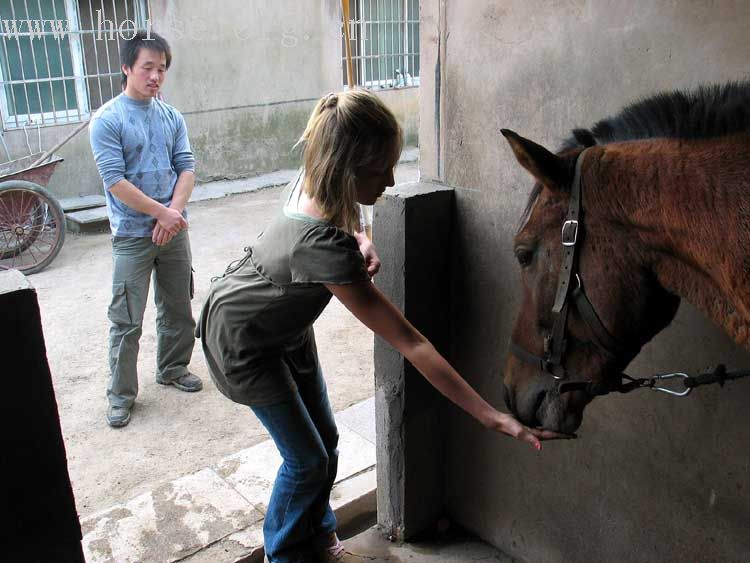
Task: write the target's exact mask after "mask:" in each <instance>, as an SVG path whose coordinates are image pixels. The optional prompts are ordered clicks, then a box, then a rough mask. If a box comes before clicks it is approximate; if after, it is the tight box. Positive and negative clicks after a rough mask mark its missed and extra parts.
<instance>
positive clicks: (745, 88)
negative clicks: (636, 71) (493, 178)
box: [520, 80, 750, 225]
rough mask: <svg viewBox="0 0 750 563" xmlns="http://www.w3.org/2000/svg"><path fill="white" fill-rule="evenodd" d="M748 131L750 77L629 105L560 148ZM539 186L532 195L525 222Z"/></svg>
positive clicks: (580, 131) (575, 133) (578, 132)
mask: <svg viewBox="0 0 750 563" xmlns="http://www.w3.org/2000/svg"><path fill="white" fill-rule="evenodd" d="M746 131H750V80H742V81H735V82H728V83H726V84H712V85H704V86H699V87H697V88H694V89H692V90H684V91H680V90H675V91H671V92H661V93H658V94H655V95H653V96H649V97H648V98H643V99H641V100H639V101H637V102H635V103H632V104H630V105H628V106H625V107H624V108H623V109H622V110H620V112H619V113H618V114H616V115H614V116H612V117H607V118H604V119H602V120H600V121H598V122H596V123H595V124H594V125H593V126H592V127H591V128H590V129H583V128H578V129H573V131H572V132H571V136H570V137H569V138H567V139H565V140H564V141H563V143H562V146H561V147H560V150H559V151H558V152H564V151H567V150H571V149H575V148H581V147H593V146H594V145H606V144H608V143H616V142H619V141H634V140H638V139H653V138H659V137H667V138H679V139H705V138H711V137H721V136H724V135H732V134H735V133H743V132H746ZM540 192H541V186H539V185H537V186H535V187H534V189H533V190H532V191H531V194H529V199H528V201H527V203H526V207H525V209H524V212H523V214H522V215H521V223H520V224H521V225H523V224H524V223H525V222H526V220H527V218H528V216H529V214H530V213H531V209H532V208H533V206H534V202H535V201H536V199H537V197H538V196H539V193H540Z"/></svg>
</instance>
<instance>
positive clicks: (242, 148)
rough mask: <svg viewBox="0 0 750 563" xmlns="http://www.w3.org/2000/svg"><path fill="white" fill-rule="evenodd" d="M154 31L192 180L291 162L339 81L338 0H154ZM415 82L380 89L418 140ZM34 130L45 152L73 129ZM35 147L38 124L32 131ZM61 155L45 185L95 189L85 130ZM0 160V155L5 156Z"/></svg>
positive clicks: (71, 191) (19, 135)
mask: <svg viewBox="0 0 750 563" xmlns="http://www.w3.org/2000/svg"><path fill="white" fill-rule="evenodd" d="M150 3H151V10H152V20H153V28H154V30H155V31H157V32H159V33H162V34H163V35H164V36H165V37H166V38H167V40H168V41H170V43H171V46H172V51H173V57H174V58H173V64H172V67H171V69H170V71H169V74H168V76H167V81H166V84H165V87H164V97H165V100H166V101H167V102H168V103H170V104H172V105H174V106H175V107H177V108H178V109H180V110H181V111H182V112H183V113H184V114H185V117H186V121H187V125H188V131H189V135H190V140H191V143H192V146H193V150H194V151H195V155H196V159H197V167H196V173H197V177H198V181H199V182H202V181H209V180H213V179H223V178H241V177H246V176H255V175H258V174H262V173H265V172H270V171H273V170H278V169H283V168H293V167H296V166H298V164H299V154H298V153H296V152H292V150H291V147H292V145H293V144H294V143H295V142H296V140H297V138H298V137H299V135H300V134H301V133H302V130H303V129H304V125H305V123H306V121H307V117H308V115H309V112H310V110H311V109H312V106H313V104H314V102H315V100H316V99H317V98H318V97H320V96H321V95H323V94H325V93H326V92H329V91H333V90H340V89H341V87H342V82H341V81H342V72H341V40H340V29H341V26H340V20H341V15H340V14H341V12H340V11H341V3H340V2H339V1H338V0H317V1H312V0H306V1H305V3H304V6H303V4H302V3H300V2H299V1H296V0H279V1H275V2H262V1H259V0H254V1H252V2H247V1H245V0H224V1H222V2H221V3H219V4H217V3H210V2H204V1H201V0H180V1H179V2H177V1H175V0H152V1H151V2H150ZM418 93H419V90H418V89H417V88H407V89H403V90H398V91H386V92H383V93H382V95H383V97H384V98H385V99H386V100H388V102H389V104H391V106H392V108H393V109H394V111H395V113H396V114H397V116H398V117H399V119H400V120H401V123H402V124H403V125H404V127H405V133H406V137H407V141H408V143H409V144H412V145H416V144H417V133H418ZM75 126H76V125H75V124H74V125H69V126H53V127H44V128H42V143H41V144H42V148H43V149H48V148H50V147H52V146H53V145H54V144H55V143H56V142H57V141H59V140H62V139H63V138H64V137H65V136H66V135H67V134H68V133H69V132H70V131H72V130H73V129H74V128H75ZM5 136H6V141H7V142H8V145H9V147H10V149H11V152H12V154H13V155H14V156H15V157H19V156H25V155H26V154H28V149H27V148H26V140H25V136H24V133H23V131H17V130H11V131H7V132H6V133H5ZM30 140H31V145H32V148H33V149H34V150H37V149H36V147H37V133H36V130H34V131H33V133H30ZM59 154H60V155H61V156H63V157H64V158H65V159H66V162H65V163H63V164H62V165H61V166H60V167H59V168H58V171H57V172H56V173H55V176H54V177H53V178H52V180H51V182H50V188H51V189H52V191H53V192H54V193H55V194H57V195H58V196H60V197H70V196H76V195H79V194H81V195H82V194H92V193H101V189H102V188H101V181H100V179H99V175H98V173H97V171H96V167H95V165H94V161H93V158H92V156H91V150H90V148H89V144H88V137H87V135H86V133H81V134H80V135H79V136H78V137H76V138H75V139H74V140H73V141H71V142H70V143H69V144H67V145H65V146H64V147H63V148H62V149H61V150H60V151H59ZM3 157H4V155H3Z"/></svg>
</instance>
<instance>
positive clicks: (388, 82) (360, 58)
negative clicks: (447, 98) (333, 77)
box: [342, 0, 421, 90]
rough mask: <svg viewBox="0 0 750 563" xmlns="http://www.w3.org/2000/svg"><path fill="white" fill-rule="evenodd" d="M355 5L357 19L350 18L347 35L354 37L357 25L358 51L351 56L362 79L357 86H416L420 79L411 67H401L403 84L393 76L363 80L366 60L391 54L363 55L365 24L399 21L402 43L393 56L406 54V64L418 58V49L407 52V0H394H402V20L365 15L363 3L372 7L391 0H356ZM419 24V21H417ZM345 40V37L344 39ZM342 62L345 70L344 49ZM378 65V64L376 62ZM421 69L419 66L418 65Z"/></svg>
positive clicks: (389, 87)
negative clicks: (374, 17)
mask: <svg viewBox="0 0 750 563" xmlns="http://www.w3.org/2000/svg"><path fill="white" fill-rule="evenodd" d="M356 1H357V5H358V7H359V20H351V21H350V22H349V36H350V37H354V35H355V26H357V25H359V34H358V36H357V37H358V47H359V49H358V52H359V55H357V56H353V57H352V58H353V60H352V65H353V66H355V67H356V75H357V76H358V77H360V78H361V79H362V81H361V83H359V84H358V85H359V86H363V87H364V88H367V89H369V90H387V89H388V90H389V89H396V88H398V89H404V88H412V87H418V86H419V83H420V80H419V76H414V75H413V74H412V73H411V72H410V71H411V70H412V69H410V68H405V69H403V74H402V76H403V77H404V85H402V86H399V85H398V84H394V82H395V81H396V78H395V77H390V78H379V77H378V78H377V79H375V80H365V76H366V72H365V66H366V64H367V61H368V60H371V61H379V59H380V57H381V56H391V55H381V54H377V55H374V56H372V55H369V56H368V55H365V44H366V41H367V25H366V24H375V25H378V26H379V25H380V24H381V23H383V24H386V25H389V24H390V25H392V24H393V22H394V21H399V24H400V25H403V32H404V40H403V44H402V45H401V48H400V50H399V52H398V53H397V54H394V55H393V56H406V60H407V64H408V61H409V59H410V58H411V60H412V61H413V60H415V59H418V58H419V51H418V50H417V53H416V54H414V55H410V54H408V53H409V49H408V47H409V0H396V1H397V2H403V4H402V7H403V12H402V14H401V15H402V18H403V19H402V20H384V21H381V20H371V19H368V18H366V17H365V3H367V5H369V6H370V7H372V5H373V3H374V4H375V6H376V7H377V6H379V5H380V2H383V3H384V4H386V3H388V2H393V0H356ZM417 10H419V3H417ZM369 15H370V17H372V10H370V14H369ZM417 25H419V23H417ZM342 35H343V32H342ZM344 40H345V39H344ZM391 44H392V45H393V34H391ZM342 64H343V68H344V70H345V71H346V51H344V53H343V55H342ZM378 67H379V64H378ZM420 70H421V67H420ZM406 73H409V74H410V76H411V84H407V83H406ZM344 86H345V88H348V85H346V84H345V85H344Z"/></svg>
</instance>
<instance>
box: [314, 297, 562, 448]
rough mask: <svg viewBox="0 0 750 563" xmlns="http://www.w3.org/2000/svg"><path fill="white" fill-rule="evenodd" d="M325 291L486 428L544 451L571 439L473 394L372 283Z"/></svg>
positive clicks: (475, 393)
mask: <svg viewBox="0 0 750 563" xmlns="http://www.w3.org/2000/svg"><path fill="white" fill-rule="evenodd" d="M326 287H327V288H328V289H329V290H330V292H331V293H333V294H334V295H335V296H336V297H337V298H338V300H339V301H341V302H342V303H343V304H344V306H345V307H346V308H347V309H349V310H350V311H351V312H352V313H353V314H354V316H356V317H357V318H358V319H359V320H360V321H362V322H363V323H364V324H365V325H366V326H367V327H368V328H370V329H371V330H372V331H373V332H375V333H376V334H378V335H379V336H380V337H381V338H383V339H384V340H386V341H387V342H388V343H389V344H391V345H392V346H393V347H394V348H396V350H398V351H399V352H400V353H401V354H402V355H403V356H404V357H405V358H406V359H407V360H409V361H410V362H411V363H412V365H413V366H414V367H415V368H417V370H419V372H420V373H421V374H422V375H424V377H425V378H426V379H427V380H428V381H429V382H430V383H431V384H432V385H433V386H434V387H435V388H436V389H437V390H438V391H440V392H441V393H442V394H443V395H445V396H446V397H447V398H448V399H450V400H451V401H453V402H454V403H456V404H457V405H458V406H459V407H461V408H462V409H464V410H465V411H466V412H468V413H469V414H470V415H471V416H473V417H474V418H476V419H477V420H478V421H479V422H480V423H481V424H482V425H483V426H485V427H487V428H490V429H493V430H496V431H498V432H503V433H504V434H508V435H509V436H513V437H514V438H517V439H519V440H523V441H524V442H528V443H530V444H532V445H533V446H534V447H536V448H537V449H541V444H540V443H539V440H549V439H554V438H568V437H569V436H565V435H563V434H558V433H555V432H551V431H548V430H538V429H533V428H527V427H526V426H524V425H523V424H521V423H520V422H518V421H517V420H516V419H515V418H514V417H513V416H511V415H509V414H506V413H501V412H499V411H497V410H496V409H495V408H494V407H492V406H491V405H490V404H489V403H487V401H485V400H484V399H483V398H482V397H480V396H479V394H478V393H477V392H476V391H474V389H473V388H472V387H471V386H470V385H469V384H468V383H467V382H466V381H465V380H464V379H463V378H462V377H461V376H460V375H459V374H458V372H457V371H456V370H455V369H453V367H452V366H451V365H450V364H449V363H448V362H447V361H446V360H445V358H443V356H441V355H440V353H439V352H438V351H437V350H435V347H434V346H433V345H432V344H431V343H430V342H429V341H428V340H427V339H426V338H425V337H424V336H423V335H422V334H421V333H420V332H419V331H418V330H417V329H416V328H414V326H412V324H411V323H410V322H409V321H407V320H406V318H405V317H404V316H403V315H402V314H401V311H399V310H398V309H397V308H396V307H395V306H394V305H393V304H392V303H391V302H390V301H388V299H387V298H386V297H385V296H384V295H383V294H382V293H381V292H380V290H378V289H377V288H376V287H375V286H374V285H373V284H372V283H369V282H359V283H354V284H348V285H326Z"/></svg>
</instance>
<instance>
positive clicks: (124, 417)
mask: <svg viewBox="0 0 750 563" xmlns="http://www.w3.org/2000/svg"><path fill="white" fill-rule="evenodd" d="M128 422H130V407H113V406H110V407H109V408H108V409H107V424H109V425H110V426H111V427H112V428H122V427H123V426H127V424H128Z"/></svg>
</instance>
